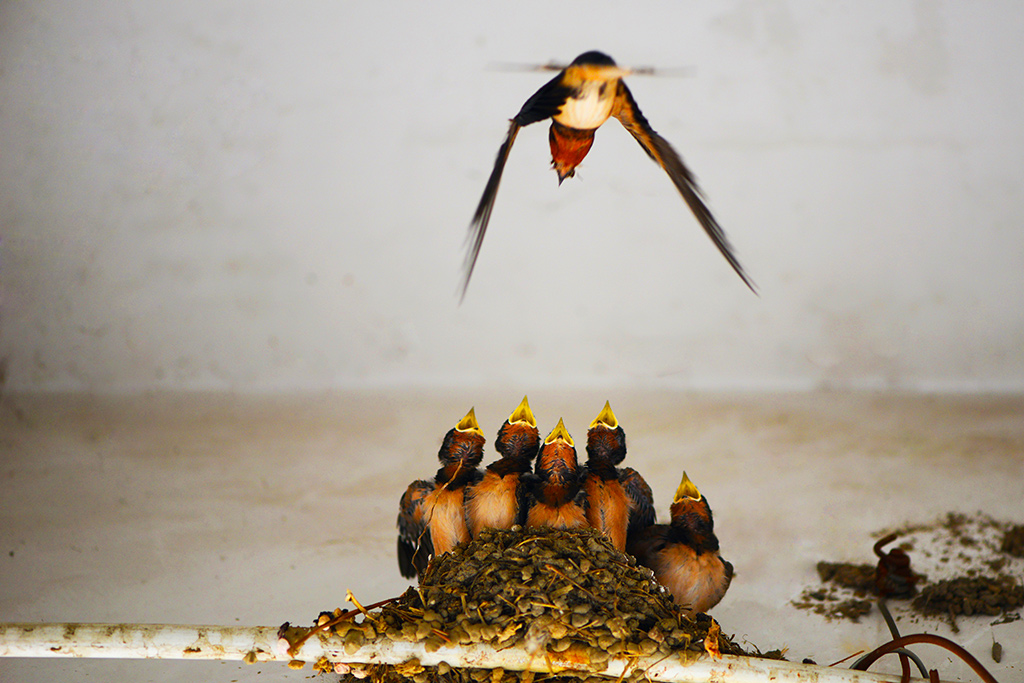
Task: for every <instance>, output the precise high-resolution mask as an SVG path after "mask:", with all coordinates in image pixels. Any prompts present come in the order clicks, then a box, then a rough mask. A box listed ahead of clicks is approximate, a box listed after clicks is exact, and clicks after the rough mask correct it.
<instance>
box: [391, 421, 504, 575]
mask: <svg viewBox="0 0 1024 683" xmlns="http://www.w3.org/2000/svg"><path fill="white" fill-rule="evenodd" d="M484 442H485V439H484V433H483V431H482V430H481V429H480V425H478V424H477V421H476V415H475V414H474V412H473V409H472V408H470V409H469V412H468V413H467V414H466V416H465V417H464V418H462V420H460V421H459V423H458V424H457V425H455V426H454V427H453V428H452V429H450V430H448V433H447V434H445V437H444V441H443V442H442V443H441V448H440V450H439V451H438V453H437V458H438V460H440V461H441V469H439V470H438V471H437V474H436V475H435V476H434V481H433V482H425V481H422V480H420V481H414V482H413V483H411V484H409V487H408V488H407V489H406V491H405V493H404V494H403V495H402V500H401V501H400V502H399V510H398V567H399V570H400V571H401V572H402V576H404V577H406V578H412V577H413V576H416V575H422V573H423V572H424V571H425V570H426V567H427V563H428V561H429V559H430V557H431V556H432V555H440V554H442V553H446V552H448V551H450V550H451V549H452V548H454V547H455V546H456V545H458V544H459V543H462V542H463V541H468V540H469V528H468V527H467V525H466V510H465V500H464V498H465V491H466V487H467V486H468V485H470V484H474V483H476V482H478V481H479V480H480V476H481V475H480V470H478V469H477V465H479V464H480V461H481V460H482V459H483V455H484Z"/></svg>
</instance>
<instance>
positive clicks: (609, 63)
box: [566, 50, 633, 81]
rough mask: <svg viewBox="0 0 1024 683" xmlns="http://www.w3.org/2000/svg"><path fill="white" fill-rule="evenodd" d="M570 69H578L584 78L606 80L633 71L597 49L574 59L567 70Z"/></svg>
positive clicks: (620, 76)
mask: <svg viewBox="0 0 1024 683" xmlns="http://www.w3.org/2000/svg"><path fill="white" fill-rule="evenodd" d="M570 70H577V72H578V73H579V74H580V75H582V76H583V77H584V78H588V79H600V80H605V81H610V80H615V79H618V78H623V77H624V76H628V75H630V74H631V73H633V72H632V71H631V70H630V69H623V68H622V67H620V66H619V65H618V64H616V63H615V60H614V59H612V58H611V57H609V56H608V55H606V54H605V53H603V52H599V51H597V50H590V51H589V52H584V53H583V54H581V55H580V56H578V57H577V58H576V59H574V60H572V61H571V62H570V63H569V66H568V67H567V68H566V71H570Z"/></svg>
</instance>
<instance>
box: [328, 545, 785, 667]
mask: <svg viewBox="0 0 1024 683" xmlns="http://www.w3.org/2000/svg"><path fill="white" fill-rule="evenodd" d="M334 632H335V633H336V634H338V635H343V636H344V637H345V642H346V645H348V644H349V643H350V642H351V645H352V647H359V646H360V645H362V644H363V642H364V639H366V638H372V637H376V636H377V635H378V634H380V633H383V634H384V635H385V636H386V637H387V638H389V639H391V640H395V641H399V640H405V641H417V642H423V643H424V645H425V647H426V649H427V650H436V649H438V648H440V647H441V646H443V645H447V644H461V645H468V644H473V643H487V644H489V645H490V646H492V647H494V648H495V649H496V650H502V649H505V648H509V647H521V648H523V649H525V650H526V652H527V653H529V654H530V655H531V656H536V657H538V658H552V657H557V655H558V654H559V653H563V652H565V651H567V650H569V649H570V648H573V654H574V657H579V658H580V659H582V660H583V661H585V662H589V665H590V667H592V668H595V669H598V670H600V669H603V668H604V667H605V665H606V664H607V662H608V660H609V659H610V658H611V657H613V656H616V655H620V656H636V655H669V654H676V655H682V656H684V657H694V658H696V657H697V656H699V655H701V654H703V653H704V652H705V651H706V649H705V643H707V644H708V645H707V650H708V651H712V652H713V653H714V654H718V653H722V654H735V655H745V654H748V653H747V652H744V651H743V649H742V648H740V647H739V646H738V645H736V644H735V643H734V642H733V641H732V639H731V638H729V637H728V636H725V635H723V634H721V632H720V630H719V627H718V624H717V623H715V622H714V621H713V620H712V619H711V618H710V617H708V616H706V615H703V614H701V615H698V616H697V617H696V619H690V618H688V617H687V616H685V615H684V614H683V613H682V612H681V611H680V610H679V608H678V607H677V606H676V605H675V603H674V602H673V601H672V596H671V594H669V593H668V591H667V590H666V589H665V588H663V587H662V586H661V585H660V584H658V583H657V582H656V581H655V579H654V575H653V574H652V572H651V571H650V570H649V569H647V568H646V567H641V566H638V565H637V564H636V561H635V560H634V559H633V558H632V557H630V556H629V555H624V554H622V553H620V552H618V551H617V550H615V548H614V547H613V546H612V545H611V544H610V543H609V542H608V540H607V539H606V538H605V537H604V536H602V535H601V534H600V533H599V532H597V531H595V530H593V529H580V530H570V531H562V530H555V529H547V528H542V529H521V528H518V527H514V528H513V529H511V530H487V531H484V532H483V533H481V534H480V536H479V537H478V538H477V539H475V540H473V541H472V542H470V543H467V544H464V545H460V546H459V547H457V548H456V549H455V550H454V551H453V552H451V553H446V554H444V555H442V556H440V557H438V558H435V560H434V561H432V562H431V564H430V567H429V568H428V569H427V572H426V573H425V574H424V576H423V577H422V579H421V581H420V585H419V586H418V587H416V588H410V589H409V590H408V591H406V592H405V593H404V594H403V595H402V596H401V597H400V598H398V599H397V600H396V601H394V602H393V603H391V604H388V605H385V606H384V607H382V608H381V610H380V612H379V613H371V615H370V617H368V618H366V619H364V621H363V622H362V623H353V622H348V623H342V624H339V626H338V627H335V629H334ZM715 650H717V652H715ZM763 656H777V655H775V653H766V654H765V655H763ZM353 666H354V667H356V668H353V670H352V671H351V673H349V674H346V675H345V676H346V677H352V676H355V677H359V678H364V677H370V678H372V679H373V680H374V681H389V682H390V681H398V680H402V679H406V678H411V679H413V680H414V681H415V682H416V683H427V682H428V681H435V680H439V679H443V680H445V681H453V682H456V683H468V682H469V681H477V682H480V681H488V682H489V683H502V682H503V681H504V682H505V683H512V682H513V681H520V680H523V681H527V682H529V681H532V680H533V678H534V674H532V673H529V672H514V671H501V670H493V671H492V670H485V669H456V668H452V667H449V666H447V665H442V666H440V667H423V666H419V665H418V664H412V665H411V666H399V667H395V666H386V665H367V666H365V667H361V668H360V667H358V665H353ZM637 675H640V674H639V673H638V674H637ZM539 676H540V677H541V678H542V679H543V680H545V681H549V680H562V679H565V680H574V681H575V680H579V679H580V678H586V677H587V674H586V673H585V672H577V673H570V672H562V673H559V674H558V675H557V676H555V675H550V674H542V675H539ZM602 680H604V679H602Z"/></svg>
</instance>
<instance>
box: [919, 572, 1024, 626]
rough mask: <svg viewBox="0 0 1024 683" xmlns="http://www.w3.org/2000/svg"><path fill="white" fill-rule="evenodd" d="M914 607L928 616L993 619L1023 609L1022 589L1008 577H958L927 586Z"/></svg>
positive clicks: (1023, 594) (1023, 588)
mask: <svg viewBox="0 0 1024 683" xmlns="http://www.w3.org/2000/svg"><path fill="white" fill-rule="evenodd" d="M913 605H914V608H915V609H916V610H918V611H919V612H921V613H922V614H927V615H938V616H949V617H957V616H960V615H963V616H965V617H970V616H973V615H975V614H984V615H988V616H993V617H994V616H998V615H1000V614H1003V613H1004V612H1008V611H1010V610H1013V609H1018V608H1019V607H1021V606H1024V587H1022V586H1021V585H1020V584H1019V583H1017V582H1016V581H1015V580H1014V579H1013V578H1012V577H1009V576H1000V577H996V578H989V577H983V576H975V577H969V576H961V577H958V578H955V579H946V580H943V581H938V582H936V583H934V584H932V585H930V586H926V587H925V588H924V589H922V590H921V594H920V595H918V596H917V597H916V598H914V602H913Z"/></svg>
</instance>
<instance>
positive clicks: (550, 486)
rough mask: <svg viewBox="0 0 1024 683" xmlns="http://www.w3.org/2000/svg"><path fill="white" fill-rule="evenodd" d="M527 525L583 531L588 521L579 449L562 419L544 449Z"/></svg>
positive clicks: (527, 516) (538, 466)
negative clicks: (577, 453) (577, 458)
mask: <svg viewBox="0 0 1024 683" xmlns="http://www.w3.org/2000/svg"><path fill="white" fill-rule="evenodd" d="M535 474H536V479H535V480H534V482H533V485H532V487H531V488H532V491H531V494H530V507H529V510H528V512H527V515H526V526H528V527H541V526H550V527H554V528H556V529H581V528H586V527H587V526H589V523H588V522H587V507H586V506H587V496H586V491H584V490H583V488H582V487H581V486H580V483H581V482H580V469H579V463H578V462H577V460H576V447H575V445H574V444H573V441H572V437H571V436H569V432H568V431H566V429H565V424H563V423H562V420H561V419H559V420H558V425H557V426H556V427H555V428H554V429H553V430H551V433H550V434H548V436H547V438H546V439H544V444H543V445H542V446H541V447H540V453H539V454H538V455H537V465H536V467H535Z"/></svg>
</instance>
